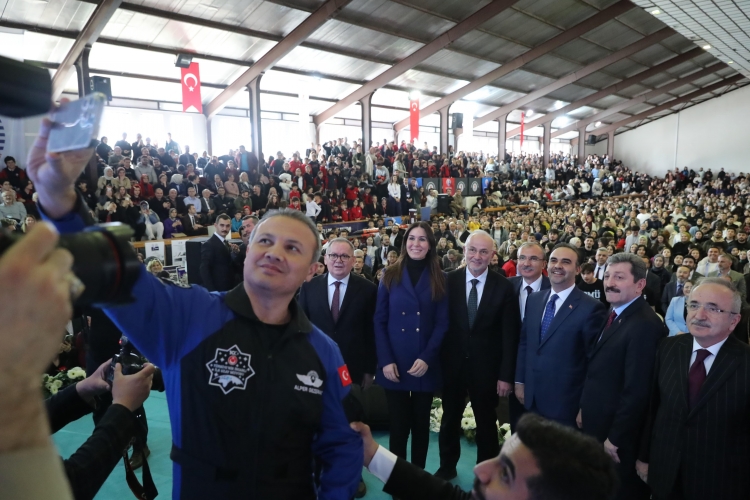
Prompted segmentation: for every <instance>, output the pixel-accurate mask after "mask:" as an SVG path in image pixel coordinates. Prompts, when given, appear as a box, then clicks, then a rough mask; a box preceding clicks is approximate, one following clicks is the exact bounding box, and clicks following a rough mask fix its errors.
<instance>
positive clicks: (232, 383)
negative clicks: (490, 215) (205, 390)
mask: <svg viewBox="0 0 750 500" xmlns="http://www.w3.org/2000/svg"><path fill="white" fill-rule="evenodd" d="M206 368H208V371H209V373H210V374H211V375H210V376H209V378H208V385H215V386H216V387H218V388H220V389H221V390H222V392H224V394H229V393H230V392H231V391H232V390H234V389H240V390H243V391H244V390H245V388H246V387H247V381H248V379H249V378H250V377H252V376H253V375H255V370H253V368H252V366H250V355H249V354H245V353H243V352H242V351H240V348H239V347H237V346H236V345H233V346H232V347H230V348H229V349H221V348H218V349H216V355H214V359H212V360H211V361H209V362H208V363H206Z"/></svg>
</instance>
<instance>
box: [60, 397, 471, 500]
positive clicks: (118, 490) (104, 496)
mask: <svg viewBox="0 0 750 500" xmlns="http://www.w3.org/2000/svg"><path fill="white" fill-rule="evenodd" d="M145 407H146V415H147V417H148V427H149V434H148V443H149V448H151V456H150V457H149V459H148V463H149V465H150V466H151V475H152V476H153V478H154V483H155V484H156V488H157V489H158V490H159V497H158V498H160V499H170V498H172V462H171V460H170V459H169V451H170V447H171V445H172V439H171V433H170V425H169V415H168V413H167V401H166V396H165V395H164V394H163V393H158V392H152V393H151V397H149V398H148V400H146V404H145ZM93 429H94V424H93V421H92V420H91V416H86V417H84V418H82V419H80V420H78V421H77V422H72V423H71V424H69V425H68V426H67V427H65V428H64V429H62V430H60V431H59V432H58V433H57V434H55V436H54V439H55V443H57V446H58V448H59V450H60V454H61V455H62V456H63V457H68V456H70V455H71V454H73V453H74V452H75V450H76V449H78V447H79V446H80V445H81V444H82V443H83V442H84V441H85V440H86V439H87V438H88V436H90V435H91V432H92V430H93ZM374 434H375V438H376V439H377V441H378V442H379V443H380V444H381V445H385V446H388V433H387V432H376V433H374ZM461 449H462V451H461V460H460V462H459V464H458V468H457V469H458V477H457V478H456V479H454V480H453V482H454V483H455V484H460V485H461V486H462V487H463V488H464V489H465V490H469V489H471V487H472V484H473V481H474V473H473V472H472V469H473V467H474V463H475V462H476V447H475V446H474V445H473V444H471V443H468V442H466V441H465V440H463V439H462V441H461ZM438 465H439V458H438V435H437V434H435V433H431V434H430V451H429V454H428V456H427V470H428V471H429V472H435V471H436V470H437V468H438ZM137 474H138V476H139V479H140V471H138V472H137ZM363 475H364V479H365V483H366V484H367V496H366V497H365V498H366V499H369V500H385V499H390V498H391V497H390V495H386V494H385V493H383V484H382V483H381V482H380V481H379V480H378V479H377V478H376V477H375V476H373V475H371V474H370V473H369V472H367V471H364V474H363ZM128 498H134V496H133V495H132V493H130V490H129V489H128V486H127V483H126V482H125V468H124V467H123V465H122V461H121V462H120V464H118V465H117V467H115V470H114V471H113V472H112V474H111V475H110V477H109V479H107V482H105V483H104V485H103V486H102V489H101V490H100V491H99V494H98V495H97V496H96V499H97V500H125V499H128ZM232 500H235V499H232Z"/></svg>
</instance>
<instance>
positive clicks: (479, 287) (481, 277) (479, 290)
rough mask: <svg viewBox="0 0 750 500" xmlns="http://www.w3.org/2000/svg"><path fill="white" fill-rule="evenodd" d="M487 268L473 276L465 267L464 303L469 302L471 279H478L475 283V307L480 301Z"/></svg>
mask: <svg viewBox="0 0 750 500" xmlns="http://www.w3.org/2000/svg"><path fill="white" fill-rule="evenodd" d="M488 271H489V269H485V270H484V272H483V273H482V274H480V275H479V276H474V275H473V274H471V272H470V271H469V270H468V269H467V270H466V304H467V305H468V304H469V294H470V293H471V287H472V285H471V280H479V282H478V283H477V307H479V304H481V303H482V292H483V291H484V284H485V283H486V282H487V272H488Z"/></svg>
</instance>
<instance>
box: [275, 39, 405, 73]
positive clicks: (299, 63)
mask: <svg viewBox="0 0 750 500" xmlns="http://www.w3.org/2000/svg"><path fill="white" fill-rule="evenodd" d="M278 66H281V67H284V68H294V69H297V70H301V71H311V72H316V71H320V72H324V73H334V74H335V75H336V76H341V77H344V78H353V79H355V80H372V79H373V78H375V77H376V76H377V75H379V74H380V73H382V72H383V71H385V70H386V69H388V68H389V67H390V66H386V65H383V64H377V63H373V62H369V61H365V60H363V59H356V58H353V57H347V56H342V55H338V54H333V53H331V52H321V51H319V50H315V49H308V48H306V47H296V48H295V49H294V50H292V51H291V52H290V53H289V54H287V55H286V56H285V57H284V58H283V59H281V61H279V63H278Z"/></svg>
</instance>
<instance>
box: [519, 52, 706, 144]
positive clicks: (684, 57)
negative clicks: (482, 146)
mask: <svg viewBox="0 0 750 500" xmlns="http://www.w3.org/2000/svg"><path fill="white" fill-rule="evenodd" d="M704 53H705V51H704V50H703V49H701V48H699V47H695V48H694V49H691V50H688V51H687V52H685V53H684V54H680V55H679V56H677V57H673V58H672V59H669V60H667V61H665V62H663V63H661V64H658V65H656V66H654V67H653V68H650V69H647V70H645V71H641V72H640V73H637V74H635V75H633V76H631V77H630V78H626V79H625V80H622V81H620V82H617V83H614V84H612V85H610V86H609V87H606V88H604V89H602V90H600V91H599V92H594V93H593V94H591V95H588V96H586V97H584V98H583V99H579V100H577V101H575V102H572V103H570V104H568V105H567V106H563V107H562V108H560V109H558V110H556V111H553V112H551V113H547V114H546V115H544V116H541V117H539V118H537V119H536V120H532V121H530V122H529V123H527V124H526V125H525V126H526V129H528V130H530V129H532V128H534V127H537V126H539V125H544V124H545V123H547V122H551V121H553V120H554V119H555V118H558V117H560V116H563V115H564V114H566V113H569V112H571V111H575V110H576V109H578V108H582V107H583V106H588V105H589V104H591V103H593V102H596V101H598V100H599V99H602V98H604V97H607V96H609V95H612V94H616V93H618V92H621V91H623V90H625V89H626V88H628V87H630V86H632V85H635V84H637V83H640V82H641V81H643V80H645V79H647V78H651V77H652V76H654V75H657V74H659V73H662V72H664V71H666V70H668V69H670V68H673V67H675V66H677V65H678V64H682V63H684V62H686V61H689V60H690V59H692V58H694V57H697V56H699V55H701V54H704ZM520 133H521V127H516V128H514V129H513V130H509V131H508V132H507V134H506V136H505V138H506V139H511V138H513V137H515V136H517V135H519V134H520Z"/></svg>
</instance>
